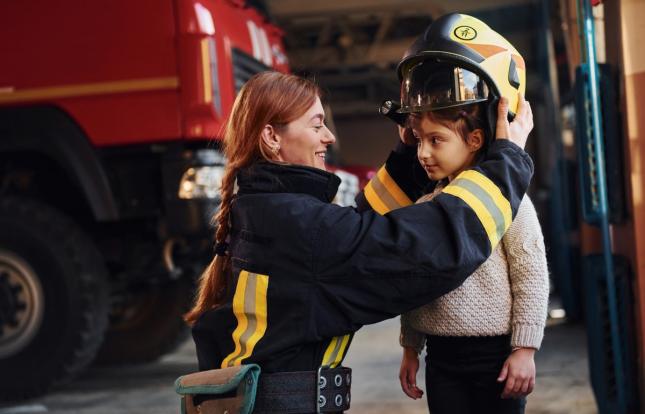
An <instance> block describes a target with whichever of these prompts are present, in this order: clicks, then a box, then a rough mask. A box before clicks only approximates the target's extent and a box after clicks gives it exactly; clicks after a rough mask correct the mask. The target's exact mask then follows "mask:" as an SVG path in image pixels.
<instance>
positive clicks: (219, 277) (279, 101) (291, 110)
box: [184, 72, 321, 325]
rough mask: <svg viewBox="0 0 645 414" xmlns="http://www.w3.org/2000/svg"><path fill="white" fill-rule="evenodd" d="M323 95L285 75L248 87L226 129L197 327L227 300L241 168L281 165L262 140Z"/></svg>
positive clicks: (195, 312) (257, 78)
mask: <svg viewBox="0 0 645 414" xmlns="http://www.w3.org/2000/svg"><path fill="white" fill-rule="evenodd" d="M320 95H321V93H320V89H319V88H318V86H316V85H315V84H314V83H313V82H312V81H310V80H307V79H303V78H300V77H298V76H294V75H288V74H284V73H279V72H262V73H259V74H257V75H254V76H253V77H252V78H251V79H249V81H248V82H247V83H246V84H245V85H244V86H243V87H242V89H241V90H240V93H239V94H238V96H237V98H236V99H235V103H234V104H233V109H232V111H231V114H230V116H229V118H228V121H227V123H226V127H225V130H224V139H223V148H224V155H225V157H226V159H227V164H226V167H225V170H224V176H223V178H222V188H221V203H220V206H219V211H218V212H217V214H216V215H215V217H214V223H215V224H216V225H217V230H216V232H215V245H216V247H215V253H216V254H215V257H214V258H213V260H212V261H211V263H210V264H209V265H208V267H207V268H206V270H205V271H204V272H203V273H202V275H201V277H200V279H199V285H198V289H197V294H196V297H195V302H194V305H193V307H192V308H191V310H190V311H189V312H188V313H186V314H185V315H184V320H185V321H186V322H188V323H189V324H191V325H192V324H194V323H195V322H196V321H197V319H199V317H200V316H201V315H202V314H203V313H204V312H206V311H208V310H210V309H214V308H217V307H218V306H219V305H220V304H221V303H222V302H223V300H224V299H225V296H226V293H227V289H228V282H229V279H230V276H231V274H230V273H231V261H230V257H229V256H228V251H227V250H228V244H227V242H226V241H227V238H228V235H229V233H230V230H231V221H230V215H231V207H232V204H233V200H234V191H235V181H236V178H237V175H238V173H239V172H240V170H241V169H243V168H247V167H249V166H251V165H253V164H254V163H257V162H259V161H263V160H264V161H269V162H276V161H277V155H276V154H275V153H274V152H273V151H271V148H269V146H268V144H267V143H266V142H264V140H263V139H261V133H262V130H263V129H264V128H265V126H266V125H272V126H273V127H274V128H276V129H280V128H286V127H288V124H289V122H291V121H293V120H295V119H297V118H299V117H300V116H302V115H303V114H304V113H306V112H307V110H308V109H309V108H310V107H311V106H312V105H313V104H314V103H315V101H316V98H317V97H319V96H320Z"/></svg>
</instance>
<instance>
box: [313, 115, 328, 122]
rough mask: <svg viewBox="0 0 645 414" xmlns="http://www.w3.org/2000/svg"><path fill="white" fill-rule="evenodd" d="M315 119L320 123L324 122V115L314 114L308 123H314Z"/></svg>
mask: <svg viewBox="0 0 645 414" xmlns="http://www.w3.org/2000/svg"><path fill="white" fill-rule="evenodd" d="M316 118H318V119H319V120H320V122H323V121H324V119H325V114H316V115H314V116H312V117H311V119H310V120H309V121H310V122H311V121H315V120H316Z"/></svg>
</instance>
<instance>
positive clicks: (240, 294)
mask: <svg viewBox="0 0 645 414" xmlns="http://www.w3.org/2000/svg"><path fill="white" fill-rule="evenodd" d="M248 275H249V274H248V272H246V271H245V270H242V271H241V272H240V276H239V278H238V279H237V286H236V287H235V295H234V296H233V314H234V315H235V318H236V319H237V327H236V328H235V330H234V331H233V343H234V344H235V350H234V351H233V352H231V353H230V354H229V355H228V356H227V357H226V358H224V360H223V361H222V368H226V367H228V366H231V365H229V363H230V362H231V360H232V359H233V358H234V357H235V356H236V355H239V353H240V352H241V351H242V344H241V343H240V337H241V336H242V334H243V333H244V332H245V331H246V326H247V324H248V320H247V318H246V314H245V313H244V296H245V293H246V285H247V281H248Z"/></svg>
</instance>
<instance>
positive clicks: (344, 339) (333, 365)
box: [331, 335, 350, 368]
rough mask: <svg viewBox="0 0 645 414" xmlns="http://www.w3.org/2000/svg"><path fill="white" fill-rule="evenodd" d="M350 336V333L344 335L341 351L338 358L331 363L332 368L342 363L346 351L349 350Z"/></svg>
mask: <svg viewBox="0 0 645 414" xmlns="http://www.w3.org/2000/svg"><path fill="white" fill-rule="evenodd" d="M349 337H350V335H345V336H343V342H342V343H341V345H340V351H339V352H338V355H337V356H336V359H334V362H333V363H332V364H331V367H332V368H336V367H337V366H338V365H340V363H341V361H342V360H343V358H344V357H345V352H346V351H347V344H348V343H349Z"/></svg>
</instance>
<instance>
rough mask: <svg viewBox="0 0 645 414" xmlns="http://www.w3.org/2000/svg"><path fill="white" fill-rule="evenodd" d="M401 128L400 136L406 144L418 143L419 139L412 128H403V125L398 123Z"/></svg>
mask: <svg viewBox="0 0 645 414" xmlns="http://www.w3.org/2000/svg"><path fill="white" fill-rule="evenodd" d="M397 128H399V138H401V141H402V142H403V143H404V144H405V145H414V146H416V145H417V139H416V138H415V137H414V134H413V133H412V128H403V127H402V126H401V125H397Z"/></svg>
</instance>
